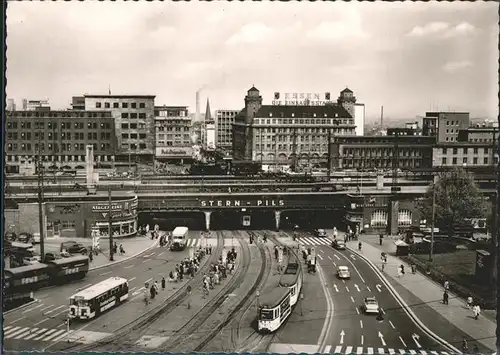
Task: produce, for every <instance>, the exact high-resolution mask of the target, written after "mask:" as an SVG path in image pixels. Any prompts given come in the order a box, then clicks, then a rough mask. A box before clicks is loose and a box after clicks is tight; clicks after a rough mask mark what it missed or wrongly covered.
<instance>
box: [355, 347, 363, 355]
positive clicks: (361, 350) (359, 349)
mask: <svg viewBox="0 0 500 355" xmlns="http://www.w3.org/2000/svg"><path fill="white" fill-rule="evenodd" d="M356 354H358V355H361V354H363V347H361V346H358V347H357V348H356Z"/></svg>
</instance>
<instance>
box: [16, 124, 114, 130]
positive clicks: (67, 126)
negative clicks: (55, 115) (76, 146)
mask: <svg viewBox="0 0 500 355" xmlns="http://www.w3.org/2000/svg"><path fill="white" fill-rule="evenodd" d="M18 123H19V125H18ZM72 126H73V127H74V128H75V129H83V128H84V127H85V123H84V122H61V128H62V129H71V127H72ZM18 127H20V128H21V129H31V127H32V124H31V122H7V129H17V128H18ZM34 128H35V129H36V130H38V129H45V128H47V129H52V130H56V129H58V124H57V122H35V124H34ZM87 129H111V123H108V122H103V123H100V124H98V123H97V122H87Z"/></svg>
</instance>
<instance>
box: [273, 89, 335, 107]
mask: <svg viewBox="0 0 500 355" xmlns="http://www.w3.org/2000/svg"><path fill="white" fill-rule="evenodd" d="M330 103H332V101H331V98H330V93H329V92H326V93H325V94H324V95H321V94H319V93H311V92H308V93H304V92H301V93H298V92H293V93H288V92H287V93H284V94H282V95H281V94H280V93H279V92H275V93H274V100H273V102H272V104H273V105H275V106H323V105H326V104H330Z"/></svg>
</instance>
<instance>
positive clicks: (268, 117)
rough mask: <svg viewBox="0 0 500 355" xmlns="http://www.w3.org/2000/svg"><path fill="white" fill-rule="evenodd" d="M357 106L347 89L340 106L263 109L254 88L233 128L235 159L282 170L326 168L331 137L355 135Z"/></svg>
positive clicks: (276, 106) (249, 92)
mask: <svg viewBox="0 0 500 355" xmlns="http://www.w3.org/2000/svg"><path fill="white" fill-rule="evenodd" d="M328 96H329V94H328ZM354 104H355V97H354V96H353V95H352V91H351V90H349V89H345V90H343V91H342V92H341V94H340V97H339V99H338V102H337V104H333V103H327V104H314V103H313V102H309V101H305V102H304V103H302V102H301V105H300V106H298V105H297V106H291V105H262V96H260V92H259V90H257V89H256V88H255V87H252V88H251V89H250V90H248V92H247V96H246V97H245V108H244V109H243V110H242V111H241V112H240V113H238V114H237V116H236V118H235V123H234V124H233V158H234V159H235V160H247V161H260V162H262V164H269V165H280V166H287V165H288V166H289V165H292V166H295V167H300V166H311V165H312V166H314V165H324V164H326V163H327V161H328V149H329V148H328V145H329V144H328V143H329V141H328V140H329V137H334V136H339V135H354V134H355V128H356V125H355V123H354V118H353V115H355V112H354V110H355V108H354Z"/></svg>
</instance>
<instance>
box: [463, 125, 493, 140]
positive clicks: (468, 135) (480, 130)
mask: <svg viewBox="0 0 500 355" xmlns="http://www.w3.org/2000/svg"><path fill="white" fill-rule="evenodd" d="M458 140H459V142H469V143H490V144H493V143H495V144H496V142H498V127H486V125H485V124H484V125H480V124H476V125H474V126H471V127H469V128H467V129H461V130H460V131H459V132H458Z"/></svg>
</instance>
